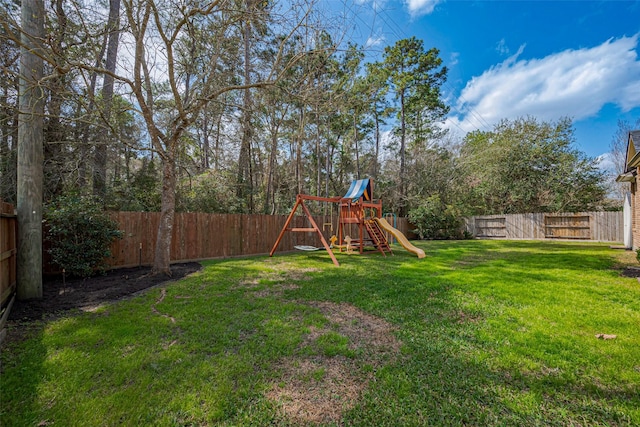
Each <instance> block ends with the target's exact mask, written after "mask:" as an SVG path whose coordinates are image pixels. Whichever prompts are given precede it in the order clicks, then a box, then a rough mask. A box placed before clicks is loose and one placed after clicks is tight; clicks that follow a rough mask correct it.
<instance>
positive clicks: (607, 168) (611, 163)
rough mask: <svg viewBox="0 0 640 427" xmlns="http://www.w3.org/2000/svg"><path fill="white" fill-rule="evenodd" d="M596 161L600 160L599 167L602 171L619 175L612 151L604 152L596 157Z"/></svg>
mask: <svg viewBox="0 0 640 427" xmlns="http://www.w3.org/2000/svg"><path fill="white" fill-rule="evenodd" d="M596 162H598V167H599V168H600V170H601V171H604V172H606V173H608V174H612V175H613V174H615V175H617V168H616V163H615V158H614V157H613V154H612V153H604V154H601V155H599V156H598V157H596Z"/></svg>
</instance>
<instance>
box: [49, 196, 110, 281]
mask: <svg viewBox="0 0 640 427" xmlns="http://www.w3.org/2000/svg"><path fill="white" fill-rule="evenodd" d="M45 224H46V226H47V228H48V230H47V238H48V239H49V242H50V244H51V248H50V249H49V254H51V258H52V260H53V262H54V264H56V265H57V266H59V267H60V268H62V269H64V270H65V272H66V273H68V274H71V275H73V276H80V277H89V276H91V275H92V274H93V273H95V272H104V270H105V269H106V267H107V264H106V259H107V258H108V257H110V256H111V250H110V246H111V243H112V242H113V241H114V240H115V239H117V238H120V237H121V236H122V232H121V231H119V230H118V228H117V227H118V224H117V223H116V222H115V221H113V220H112V219H111V218H109V215H108V214H107V212H105V211H104V210H103V208H102V206H101V205H100V204H99V203H97V202H96V200H94V199H93V198H91V197H87V196H78V195H70V196H61V197H59V198H58V199H56V200H55V201H54V202H52V203H51V204H49V205H48V206H47V208H46V210H45Z"/></svg>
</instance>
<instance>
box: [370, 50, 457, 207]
mask: <svg viewBox="0 0 640 427" xmlns="http://www.w3.org/2000/svg"><path fill="white" fill-rule="evenodd" d="M438 55H439V51H438V50H437V49H436V48H431V49H429V50H428V51H425V50H424V43H423V41H422V40H419V39H417V38H415V37H411V38H408V39H402V40H398V41H397V42H396V43H395V44H394V45H393V46H389V47H386V48H385V50H384V54H383V62H382V68H383V69H384V70H385V72H386V75H387V76H388V79H389V83H390V85H391V88H392V91H393V95H394V98H395V100H396V101H397V102H398V103H399V105H398V107H397V111H398V113H397V119H398V121H399V123H398V125H397V129H396V133H397V134H398V136H399V138H400V147H399V160H400V169H399V177H398V179H399V181H398V188H399V193H400V194H399V203H400V206H399V214H400V215H406V213H407V206H406V189H407V178H408V177H407V174H406V171H407V168H406V163H407V143H408V142H409V141H408V139H409V137H411V136H413V137H414V140H420V139H424V138H425V135H426V134H427V133H426V132H425V129H431V126H432V125H433V124H434V122H435V121H437V120H440V119H442V118H443V117H444V116H445V115H446V113H447V112H448V107H447V106H446V105H445V104H444V102H443V101H442V99H441V97H440V86H441V85H442V83H444V81H445V80H446V76H447V69H446V67H443V66H442V59H440V57H439V56H438ZM416 142H418V141H416Z"/></svg>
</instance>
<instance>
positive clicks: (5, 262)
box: [0, 200, 18, 342]
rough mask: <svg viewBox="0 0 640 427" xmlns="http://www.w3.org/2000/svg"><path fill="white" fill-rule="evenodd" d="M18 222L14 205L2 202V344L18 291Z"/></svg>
mask: <svg viewBox="0 0 640 427" xmlns="http://www.w3.org/2000/svg"><path fill="white" fill-rule="evenodd" d="M17 233H18V220H17V218H16V215H15V213H14V209H13V205H10V204H9V203H4V202H3V201H2V200H0V342H1V341H2V338H3V336H4V333H5V331H4V325H5V322H6V321H7V317H8V315H9V311H10V310H11V303H12V302H13V298H12V297H13V295H14V293H15V290H16V272H17V271H16V260H17V253H18V239H17Z"/></svg>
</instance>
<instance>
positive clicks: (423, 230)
mask: <svg viewBox="0 0 640 427" xmlns="http://www.w3.org/2000/svg"><path fill="white" fill-rule="evenodd" d="M409 221H410V222H411V223H412V224H413V225H414V226H415V232H416V233H417V234H418V236H420V238H421V239H459V238H461V237H462V219H461V216H460V213H459V211H458V209H456V207H455V206H452V205H445V204H444V203H442V201H441V200H440V197H439V196H438V195H433V196H430V197H429V198H427V199H426V200H424V201H423V202H422V203H421V204H420V206H418V207H417V208H415V209H412V210H411V211H409Z"/></svg>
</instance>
